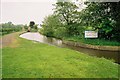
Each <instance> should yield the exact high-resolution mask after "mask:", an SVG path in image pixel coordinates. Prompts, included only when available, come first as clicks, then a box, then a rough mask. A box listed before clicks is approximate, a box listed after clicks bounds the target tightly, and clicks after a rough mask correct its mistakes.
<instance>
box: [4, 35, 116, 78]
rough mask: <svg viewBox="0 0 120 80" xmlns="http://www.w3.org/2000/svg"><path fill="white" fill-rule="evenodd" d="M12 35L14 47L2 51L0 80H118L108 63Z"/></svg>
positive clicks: (114, 66)
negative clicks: (97, 79)
mask: <svg viewBox="0 0 120 80" xmlns="http://www.w3.org/2000/svg"><path fill="white" fill-rule="evenodd" d="M13 35H15V36H14V37H15V39H16V40H17V43H16V44H17V46H15V47H4V48H3V49H2V50H3V53H2V61H3V64H2V67H3V70H2V72H3V73H2V74H3V78H11V77H12V78H118V64H116V63H113V62H112V61H109V60H106V59H104V58H96V57H91V56H88V55H86V54H83V53H80V52H77V51H74V50H70V49H67V48H59V47H56V46H51V45H48V44H42V43H38V42H34V41H29V40H26V39H22V38H19V37H18V33H15V34H13ZM11 45H14V44H11Z"/></svg>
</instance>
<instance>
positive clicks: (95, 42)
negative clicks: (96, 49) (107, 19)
mask: <svg viewBox="0 0 120 80" xmlns="http://www.w3.org/2000/svg"><path fill="white" fill-rule="evenodd" d="M64 40H68V41H75V42H80V43H85V44H91V45H100V46H120V43H119V42H117V41H109V40H104V39H85V38H79V37H76V36H75V37H69V38H68V37H66V38H64Z"/></svg>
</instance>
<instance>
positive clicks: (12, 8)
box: [1, 0, 84, 24]
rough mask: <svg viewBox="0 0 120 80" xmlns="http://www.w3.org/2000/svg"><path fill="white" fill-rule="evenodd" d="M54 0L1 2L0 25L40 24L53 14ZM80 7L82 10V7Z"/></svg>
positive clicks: (9, 0) (11, 0)
mask: <svg viewBox="0 0 120 80" xmlns="http://www.w3.org/2000/svg"><path fill="white" fill-rule="evenodd" d="M55 2H56V0H2V1H1V18H2V19H1V23H6V22H9V21H11V22H12V23H13V24H29V22H30V21H34V22H35V23H36V24H41V23H42V21H43V20H44V18H45V17H46V16H48V15H50V14H52V13H53V10H52V9H53V8H54V6H52V4H55ZM81 7H83V8H84V6H83V5H82V6H81Z"/></svg>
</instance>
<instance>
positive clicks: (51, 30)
mask: <svg viewBox="0 0 120 80" xmlns="http://www.w3.org/2000/svg"><path fill="white" fill-rule="evenodd" d="M41 26H42V33H43V34H44V35H46V36H55V37H58V38H60V37H61V36H62V35H63V36H64V35H65V34H64V32H65V28H64V26H63V24H62V23H61V21H60V18H59V16H58V15H49V16H47V17H45V19H44V21H43V24H42V25H41Z"/></svg>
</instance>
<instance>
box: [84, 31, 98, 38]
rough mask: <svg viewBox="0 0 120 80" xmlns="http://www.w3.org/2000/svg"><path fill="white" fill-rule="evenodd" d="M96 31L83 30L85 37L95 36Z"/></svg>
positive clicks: (96, 35) (96, 34)
mask: <svg viewBox="0 0 120 80" xmlns="http://www.w3.org/2000/svg"><path fill="white" fill-rule="evenodd" d="M97 37H98V32H96V31H85V38H97Z"/></svg>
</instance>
